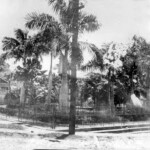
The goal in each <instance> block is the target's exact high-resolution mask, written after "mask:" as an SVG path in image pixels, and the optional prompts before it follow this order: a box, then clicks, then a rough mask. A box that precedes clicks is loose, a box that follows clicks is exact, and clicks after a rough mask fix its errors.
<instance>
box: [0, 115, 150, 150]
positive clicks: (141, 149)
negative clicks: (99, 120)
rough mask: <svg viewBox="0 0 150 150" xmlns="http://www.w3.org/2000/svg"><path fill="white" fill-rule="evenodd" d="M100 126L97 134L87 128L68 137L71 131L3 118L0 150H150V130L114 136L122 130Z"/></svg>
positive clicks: (1, 120) (0, 131)
mask: <svg viewBox="0 0 150 150" xmlns="http://www.w3.org/2000/svg"><path fill="white" fill-rule="evenodd" d="M98 126H100V125H97V130H94V131H92V130H91V131H90V130H89V129H90V128H91V126H85V127H82V130H78V131H77V132H76V135H72V136H68V134H67V132H66V131H67V130H66V129H67V127H62V128H61V127H59V128H56V129H55V130H53V129H51V128H50V127H42V126H35V125H29V124H25V123H20V122H18V121H17V120H11V119H9V118H7V119H6V118H4V117H0V150H54V149H55V150H150V142H149V141H150V131H149V130H145V131H144V130H141V131H139V130H138V131H137V130H136V131H134V132H120V133H111V132H109V131H112V130H114V131H117V130H119V131H120V130H121V131H122V128H119V129H118V127H117V128H116V127H115V128H114V129H113V128H112V129H111V126H110V127H109V128H108V129H106V128H105V127H104V128H103V129H102V130H99V128H98ZM147 126H148V127H149V124H148V125H147ZM141 128H142V127H141ZM83 129H87V130H83ZM123 130H124V129H123ZM125 130H127V129H125ZM104 131H105V132H104ZM106 131H107V132H106Z"/></svg>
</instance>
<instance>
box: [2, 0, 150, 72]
mask: <svg viewBox="0 0 150 150" xmlns="http://www.w3.org/2000/svg"><path fill="white" fill-rule="evenodd" d="M83 2H84V3H85V4H86V7H85V11H86V12H87V13H88V14H94V15H96V16H97V19H98V21H99V23H100V24H101V27H100V29H99V30H98V31H96V32H93V33H85V34H84V35H82V36H81V35H80V40H82V41H86V42H90V43H94V44H96V45H97V46H98V47H100V46H101V45H102V44H103V43H108V42H111V41H114V42H119V43H120V42H122V43H128V42H129V41H130V40H131V38H132V37H133V35H135V34H136V35H139V36H142V37H144V38H145V39H146V40H147V41H148V42H150V0H83ZM32 12H38V13H43V12H44V13H49V14H50V15H54V12H53V11H52V9H51V7H50V6H48V2H47V0H0V51H1V49H2V48H1V45H2V44H1V41H2V39H3V37H4V36H8V37H13V36H14V30H15V29H17V28H21V29H24V24H25V22H26V20H25V17H26V16H27V14H29V13H32ZM87 56H88V55H87ZM47 64H49V59H48V58H44V61H43V66H44V69H46V68H47V69H48V68H49V65H47ZM11 67H12V68H13V65H12V66H11Z"/></svg>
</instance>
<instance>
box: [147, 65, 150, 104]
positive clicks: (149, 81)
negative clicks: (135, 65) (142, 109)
mask: <svg viewBox="0 0 150 150" xmlns="http://www.w3.org/2000/svg"><path fill="white" fill-rule="evenodd" d="M146 84H147V85H146V86H147V89H146V92H147V93H146V95H147V102H148V106H150V70H149V67H148V69H147V79H146Z"/></svg>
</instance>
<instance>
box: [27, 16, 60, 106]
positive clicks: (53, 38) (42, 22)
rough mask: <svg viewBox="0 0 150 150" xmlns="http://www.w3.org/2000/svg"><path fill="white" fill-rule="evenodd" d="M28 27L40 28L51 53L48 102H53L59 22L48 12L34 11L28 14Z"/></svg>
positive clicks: (44, 42)
mask: <svg viewBox="0 0 150 150" xmlns="http://www.w3.org/2000/svg"><path fill="white" fill-rule="evenodd" d="M26 19H27V23H26V27H28V28H29V29H39V30H40V37H41V38H40V40H41V42H42V43H43V44H45V46H46V47H47V51H45V52H44V53H46V54H47V53H49V55H50V62H51V63H50V69H49V80H48V96H47V103H48V104H50V102H51V90H52V66H53V57H54V56H55V55H56V54H57V37H58V36H59V35H60V31H61V30H60V27H59V24H58V22H57V21H56V20H55V19H54V18H53V17H52V16H50V15H48V14H44V13H43V14H37V13H32V14H29V15H28V16H27V18H26Z"/></svg>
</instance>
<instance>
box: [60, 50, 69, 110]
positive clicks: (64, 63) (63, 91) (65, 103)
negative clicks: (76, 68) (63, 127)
mask: <svg viewBox="0 0 150 150" xmlns="http://www.w3.org/2000/svg"><path fill="white" fill-rule="evenodd" d="M67 56H68V52H67V50H66V51H65V54H64V55H63V54H62V53H61V55H60V71H59V73H60V74H61V88H60V93H59V105H60V110H61V111H63V112H64V111H65V112H68V109H69V99H68V90H69V89H68V74H67V71H68V60H67Z"/></svg>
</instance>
